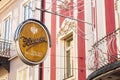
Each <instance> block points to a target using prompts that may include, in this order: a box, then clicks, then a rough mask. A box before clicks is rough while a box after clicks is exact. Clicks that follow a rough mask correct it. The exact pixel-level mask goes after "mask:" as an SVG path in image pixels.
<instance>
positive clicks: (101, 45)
mask: <svg viewBox="0 0 120 80" xmlns="http://www.w3.org/2000/svg"><path fill="white" fill-rule="evenodd" d="M119 60H120V28H118V29H117V30H115V31H114V32H111V33H110V34H108V35H107V36H105V37H103V38H102V39H100V40H99V41H98V42H96V43H95V44H94V45H93V46H92V49H91V50H90V51H89V54H88V56H87V62H88V63H87V66H88V69H91V70H93V71H94V70H97V69H99V68H101V67H104V66H106V65H108V64H110V63H113V62H115V61H119Z"/></svg>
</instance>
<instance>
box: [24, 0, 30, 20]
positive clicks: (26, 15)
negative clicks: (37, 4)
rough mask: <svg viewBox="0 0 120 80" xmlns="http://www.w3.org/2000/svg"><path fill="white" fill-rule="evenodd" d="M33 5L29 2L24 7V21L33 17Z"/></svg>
mask: <svg viewBox="0 0 120 80" xmlns="http://www.w3.org/2000/svg"><path fill="white" fill-rule="evenodd" d="M31 8H32V3H31V2H29V3H27V4H26V5H25V6H24V20H27V19H29V18H31V17H32V9H31Z"/></svg>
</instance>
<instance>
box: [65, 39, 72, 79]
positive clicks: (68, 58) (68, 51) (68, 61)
mask: <svg viewBox="0 0 120 80" xmlns="http://www.w3.org/2000/svg"><path fill="white" fill-rule="evenodd" d="M65 41H66V42H65V43H66V45H65V46H66V47H65V68H66V69H65V78H70V77H72V76H73V38H72V37H70V38H68V39H66V40H65Z"/></svg>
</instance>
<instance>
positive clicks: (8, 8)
mask: <svg viewBox="0 0 120 80" xmlns="http://www.w3.org/2000/svg"><path fill="white" fill-rule="evenodd" d="M119 15H120V0H109V2H108V0H6V1H5V0H0V27H1V28H0V39H1V40H0V80H111V79H112V80H119V79H120V77H119V53H120V46H119V44H120V42H119V41H120V37H119V36H120V35H119V32H120V18H119ZM27 19H37V20H39V21H41V22H42V23H44V24H45V25H46V27H47V28H48V30H49V32H50V35H51V41H52V47H51V48H50V49H49V50H48V55H47V57H46V59H45V60H44V62H42V63H41V64H39V65H35V66H30V65H27V64H25V63H23V62H22V61H21V60H20V58H19V56H18V54H17V53H18V52H17V50H16V47H17V46H16V44H15V41H14V34H15V30H16V29H17V27H18V25H19V24H21V23H22V22H23V21H25V20H27ZM114 65H116V66H114Z"/></svg>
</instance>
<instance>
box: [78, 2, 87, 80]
mask: <svg viewBox="0 0 120 80" xmlns="http://www.w3.org/2000/svg"><path fill="white" fill-rule="evenodd" d="M79 1H80V0H78V2H79ZM81 5H84V1H82V2H81V3H79V4H78V11H81V10H84V6H83V7H79V6H81ZM78 19H81V20H84V12H82V13H78ZM78 28H79V29H81V30H82V31H84V32H85V24H84V23H82V22H78ZM78 34H80V32H79V31H78ZM85 69H86V65H85V39H83V38H82V37H80V36H78V80H86V70H85Z"/></svg>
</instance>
